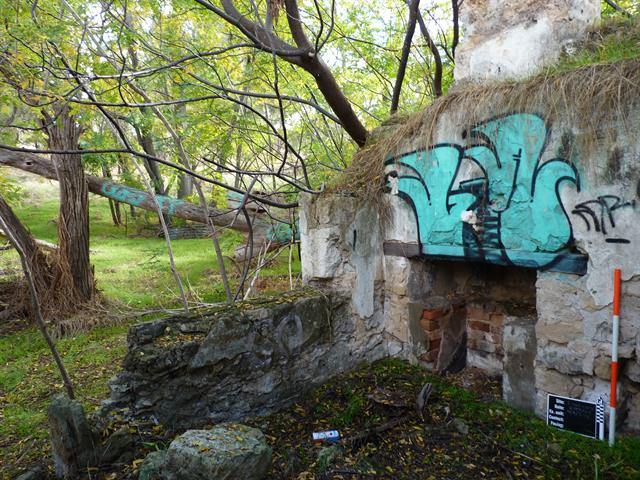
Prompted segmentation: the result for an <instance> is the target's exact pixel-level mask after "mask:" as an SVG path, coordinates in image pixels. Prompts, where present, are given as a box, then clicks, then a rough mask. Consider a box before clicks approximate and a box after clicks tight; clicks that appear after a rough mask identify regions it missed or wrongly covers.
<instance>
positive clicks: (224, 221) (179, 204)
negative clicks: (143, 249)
mask: <svg viewBox="0 0 640 480" xmlns="http://www.w3.org/2000/svg"><path fill="white" fill-rule="evenodd" d="M0 165H7V166H9V167H15V168H19V169H20V170H24V171H25V172H31V173H35V174H36V175H40V176H41V177H45V178H50V179H52V180H57V179H58V177H57V175H56V171H55V168H54V166H53V164H52V163H51V162H50V161H49V160H47V159H46V158H44V157H41V156H39V155H34V154H32V153H24V152H12V151H9V150H2V149H0ZM85 179H86V182H87V184H88V186H89V191H90V192H91V193H95V194H96V195H100V196H102V197H106V198H111V199H113V200H116V201H118V202H121V203H126V204H128V205H131V206H134V207H137V208H142V209H144V210H149V211H152V212H155V211H156V204H155V201H154V199H153V196H152V195H149V193H147V192H145V191H144V190H139V189H137V188H133V187H128V186H125V185H119V184H117V183H114V182H112V181H110V180H109V179H105V178H100V177H96V176H94V175H85ZM158 201H159V202H160V204H161V206H162V211H163V212H164V213H167V214H169V215H173V216H175V217H178V218H184V219H185V220H192V221H194V222H198V223H204V224H206V223H208V220H207V212H206V211H205V210H203V209H202V208H201V207H200V206H198V205H194V204H193V203H191V202H185V201H183V200H178V199H176V198H172V197H167V196H158ZM208 212H209V216H210V217H211V221H212V222H213V223H214V224H215V225H218V226H221V227H229V228H232V229H234V230H240V231H242V232H247V231H248V230H249V227H248V225H247V222H246V221H245V220H244V218H242V217H241V216H239V217H238V218H236V214H235V213H234V212H233V211H227V210H220V209H217V208H212V207H209V209H208Z"/></svg>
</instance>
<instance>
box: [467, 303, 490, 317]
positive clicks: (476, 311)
mask: <svg viewBox="0 0 640 480" xmlns="http://www.w3.org/2000/svg"><path fill="white" fill-rule="evenodd" d="M467 318H469V319H472V320H489V314H488V313H487V311H486V310H485V309H484V308H483V307H481V306H479V305H468V306H467Z"/></svg>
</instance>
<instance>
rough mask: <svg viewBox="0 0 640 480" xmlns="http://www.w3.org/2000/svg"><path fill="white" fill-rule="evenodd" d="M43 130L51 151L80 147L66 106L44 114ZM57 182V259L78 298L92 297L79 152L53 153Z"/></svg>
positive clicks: (78, 130)
mask: <svg viewBox="0 0 640 480" xmlns="http://www.w3.org/2000/svg"><path fill="white" fill-rule="evenodd" d="M43 115H44V116H45V120H46V125H47V126H46V132H47V135H48V137H49V148H50V149H51V150H54V151H63V150H71V151H77V150H79V144H78V141H79V139H80V134H81V133H82V130H81V128H80V126H79V125H78V124H77V123H76V121H75V118H74V117H73V115H71V114H70V113H69V109H68V107H66V106H65V107H61V108H56V111H55V116H56V118H55V120H53V121H52V120H51V119H50V118H47V117H48V115H47V114H46V113H43ZM51 159H52V160H53V163H54V166H55V168H56V172H57V175H58V182H59V185H60V215H59V217H58V246H59V254H60V261H61V262H63V263H66V264H67V265H68V267H69V270H70V273H71V277H72V279H73V290H74V293H75V294H76V295H77V298H78V300H80V301H88V300H91V299H92V298H93V295H94V293H95V284H94V280H93V272H92V269H91V264H90V263H89V195H88V190H87V182H86V180H85V176H84V170H83V167H82V157H81V155H78V154H68V153H58V154H52V155H51Z"/></svg>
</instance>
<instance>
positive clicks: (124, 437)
mask: <svg viewBox="0 0 640 480" xmlns="http://www.w3.org/2000/svg"><path fill="white" fill-rule="evenodd" d="M47 415H48V418H49V431H50V436H51V446H52V451H53V461H54V465H55V471H56V475H57V476H58V477H59V478H73V477H75V476H77V475H80V474H81V473H83V472H85V471H86V469H87V468H89V467H99V466H100V465H103V464H108V463H110V462H113V461H115V460H117V459H121V457H126V458H128V457H129V456H130V452H129V449H130V447H131V445H132V444H133V441H132V439H131V437H130V435H129V432H128V431H127V430H126V429H121V430H118V431H116V432H115V433H113V434H112V435H111V436H110V437H108V438H107V439H105V440H101V436H100V433H99V432H98V431H96V430H95V429H94V428H93V427H92V425H91V424H90V423H89V421H88V420H87V417H86V416H85V413H84V409H83V408H82V405H80V403H79V402H77V401H76V400H71V399H70V398H69V397H67V396H66V395H56V396H54V397H53V398H52V400H51V403H50V404H49V407H48V409H47Z"/></svg>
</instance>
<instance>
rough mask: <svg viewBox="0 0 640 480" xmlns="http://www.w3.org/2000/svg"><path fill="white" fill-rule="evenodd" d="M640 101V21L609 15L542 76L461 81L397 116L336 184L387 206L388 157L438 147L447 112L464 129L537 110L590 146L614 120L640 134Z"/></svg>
mask: <svg viewBox="0 0 640 480" xmlns="http://www.w3.org/2000/svg"><path fill="white" fill-rule="evenodd" d="M639 104H640V22H639V20H638V19H636V18H630V19H615V20H607V21H605V22H603V24H602V26H601V27H600V28H599V29H597V30H594V31H592V32H591V33H590V34H589V35H588V38H587V39H586V40H585V41H584V42H583V43H581V44H579V45H578V46H577V53H575V54H573V55H568V54H567V55H565V56H563V57H562V59H561V60H560V61H559V63H557V64H556V65H554V66H553V67H550V68H547V69H545V70H544V71H543V72H541V73H540V74H538V75H535V76H533V77H531V78H528V79H525V80H521V81H503V82H497V81H496V82H493V83H484V84H482V85H478V84H473V83H461V84H459V85H456V86H454V87H452V88H451V89H450V90H449V92H448V93H447V94H446V95H444V96H442V97H440V98H438V99H436V100H435V101H434V102H433V103H431V104H430V105H429V106H428V107H427V108H425V109H424V110H422V111H421V112H418V113H416V114H413V115H410V116H408V117H392V118H391V119H389V120H388V121H387V122H386V123H385V124H383V125H382V126H381V127H380V128H379V129H378V130H377V131H376V132H374V133H373V134H372V136H371V137H370V139H369V141H368V143H367V145H366V146H365V147H364V148H363V149H361V150H360V151H358V152H357V153H356V155H355V156H354V158H353V161H352V163H351V165H350V166H349V167H348V168H347V169H346V171H345V172H344V174H343V175H342V176H341V177H340V178H339V179H338V180H337V182H336V184H335V186H334V187H333V190H334V191H337V192H342V193H347V194H352V195H356V196H358V197H359V198H361V199H362V200H363V201H366V202H371V203H372V204H374V205H377V206H379V207H381V206H382V198H383V195H382V194H383V193H384V191H385V188H386V187H385V182H384V178H385V172H384V162H385V160H387V159H389V158H392V157H394V156H396V155H400V154H402V153H405V152H408V151H412V150H419V149H426V148H428V147H430V146H431V145H433V144H434V143H435V140H436V139H435V132H436V128H437V127H438V126H439V123H440V121H441V119H443V118H446V121H447V123H449V124H454V125H459V126H460V130H461V132H463V131H467V130H469V129H470V128H472V127H473V126H474V125H475V124H477V123H478V122H480V121H482V120H484V119H487V118H490V117H493V116H498V115H503V114H507V113H514V112H531V113H537V114H540V115H542V116H543V117H544V119H545V121H546V122H547V124H553V123H554V122H556V121H557V120H559V119H561V120H562V121H563V122H567V124H568V125H571V127H572V129H574V130H576V131H578V132H580V135H578V136H577V138H578V144H577V146H579V147H580V148H582V149H585V150H586V149H589V148H590V147H593V146H594V144H595V142H600V141H601V140H602V139H603V137H606V135H608V134H611V132H609V131H608V130H607V129H609V130H611V128H610V126H611V125H612V124H615V125H616V126H617V127H618V133H619V134H620V133H622V132H624V133H625V134H628V135H637V132H636V131H635V128H633V122H634V121H635V120H636V119H634V118H633V117H634V115H635V113H634V112H637V110H636V109H637V107H638V105H639ZM636 116H637V115H636ZM438 140H443V141H444V140H445V139H438ZM587 157H588V156H587ZM383 218H384V216H383Z"/></svg>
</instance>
